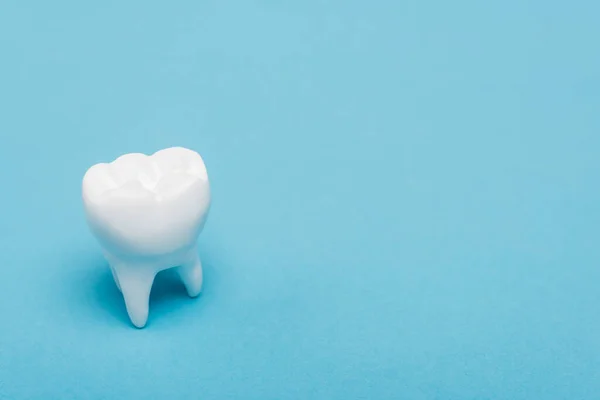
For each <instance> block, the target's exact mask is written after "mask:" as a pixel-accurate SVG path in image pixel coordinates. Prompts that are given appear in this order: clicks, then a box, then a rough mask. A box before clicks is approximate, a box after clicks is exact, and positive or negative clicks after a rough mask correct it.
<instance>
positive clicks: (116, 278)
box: [110, 267, 121, 292]
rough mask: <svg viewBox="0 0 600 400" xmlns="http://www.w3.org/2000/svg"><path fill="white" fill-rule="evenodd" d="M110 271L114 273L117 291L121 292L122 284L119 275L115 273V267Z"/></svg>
mask: <svg viewBox="0 0 600 400" xmlns="http://www.w3.org/2000/svg"><path fill="white" fill-rule="evenodd" d="M110 271H111V272H112V276H113V279H114V280H115V285H117V289H119V292H120V291H121V284H120V283H119V277H118V276H117V273H116V272H115V269H114V268H113V267H110Z"/></svg>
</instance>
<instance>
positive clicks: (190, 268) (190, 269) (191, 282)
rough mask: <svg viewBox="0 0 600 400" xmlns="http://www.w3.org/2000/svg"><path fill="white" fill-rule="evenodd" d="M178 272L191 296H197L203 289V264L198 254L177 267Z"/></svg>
mask: <svg viewBox="0 0 600 400" xmlns="http://www.w3.org/2000/svg"><path fill="white" fill-rule="evenodd" d="M177 272H178V274H179V276H180V277H181V280H182V281H183V284H184V285H185V289H186V290H187V293H188V295H189V296H190V297H197V296H198V295H199V294H200V292H201V291H202V264H201V263H200V258H199V257H198V255H197V254H194V256H193V258H192V260H190V261H189V262H188V263H186V264H184V265H182V266H180V267H178V268H177Z"/></svg>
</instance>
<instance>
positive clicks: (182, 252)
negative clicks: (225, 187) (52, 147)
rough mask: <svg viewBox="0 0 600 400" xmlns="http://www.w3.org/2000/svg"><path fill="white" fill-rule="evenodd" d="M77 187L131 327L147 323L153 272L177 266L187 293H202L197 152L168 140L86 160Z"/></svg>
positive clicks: (206, 199) (202, 174)
mask: <svg viewBox="0 0 600 400" xmlns="http://www.w3.org/2000/svg"><path fill="white" fill-rule="evenodd" d="M82 192H83V193H82V195H83V204H84V208H85V213H86V217H87V220H88V223H89V226H90V228H91V230H92V232H93V233H94V236H95V237H96V238H97V239H98V241H99V242H100V244H101V246H102V248H103V250H104V255H105V257H106V259H107V260H108V262H109V264H110V268H111V270H112V273H113V276H114V278H115V283H116V284H117V286H118V287H119V289H120V290H121V292H122V293H123V297H124V299H125V305H126V307H127V313H128V314H129V318H130V319H131V322H132V323H133V324H134V325H135V326H136V327H138V328H142V327H144V326H145V325H146V321H147V320H148V307H149V296H150V290H151V288H152V283H153V282H154V277H155V276H156V274H157V273H158V272H160V271H162V270H164V269H168V268H177V272H178V274H179V276H180V277H181V279H182V281H183V283H184V284H185V287H186V289H187V292H188V294H189V295H190V296H191V297H196V296H198V295H199V294H200V291H201V289H202V266H201V263H200V259H199V257H198V253H197V249H196V240H197V238H198V235H199V234H200V232H201V230H202V228H203V226H204V223H205V221H206V217H207V215H208V211H209V208H210V187H209V182H208V175H207V172H206V168H205V166H204V162H203V161H202V158H201V157H200V155H199V154H198V153H196V152H194V151H192V150H189V149H185V148H182V147H172V148H168V149H164V150H160V151H158V152H156V153H154V154H153V155H151V156H147V155H145V154H140V153H131V154H125V155H123V156H121V157H119V158H117V159H116V160H115V161H113V162H111V163H108V164H107V163H101V164H96V165H94V166H92V167H91V168H90V169H89V170H88V171H87V172H86V174H85V176H84V178H83V190H82Z"/></svg>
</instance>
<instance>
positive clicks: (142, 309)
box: [114, 265, 155, 328]
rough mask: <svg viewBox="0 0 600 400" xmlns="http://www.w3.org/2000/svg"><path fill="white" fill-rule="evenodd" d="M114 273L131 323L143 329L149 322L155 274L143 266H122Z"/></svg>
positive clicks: (115, 269)
mask: <svg viewBox="0 0 600 400" xmlns="http://www.w3.org/2000/svg"><path fill="white" fill-rule="evenodd" d="M151 270H152V271H154V270H153V269H151ZM114 271H115V276H116V280H115V281H116V282H117V284H118V285H120V288H121V292H122V293H123V298H124V299H125V306H126V308H127V314H128V315H129V319H130V320H131V323H132V324H133V325H135V326H136V327H137V328H143V327H144V326H145V325H146V322H147V321H148V308H149V302H150V291H151V289H152V283H153V282H154V276H155V273H154V272H149V269H148V268H145V267H144V266H143V265H142V266H138V265H134V266H128V265H120V266H118V267H115V268H114Z"/></svg>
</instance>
